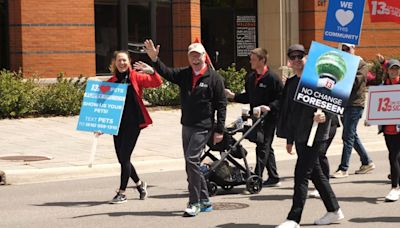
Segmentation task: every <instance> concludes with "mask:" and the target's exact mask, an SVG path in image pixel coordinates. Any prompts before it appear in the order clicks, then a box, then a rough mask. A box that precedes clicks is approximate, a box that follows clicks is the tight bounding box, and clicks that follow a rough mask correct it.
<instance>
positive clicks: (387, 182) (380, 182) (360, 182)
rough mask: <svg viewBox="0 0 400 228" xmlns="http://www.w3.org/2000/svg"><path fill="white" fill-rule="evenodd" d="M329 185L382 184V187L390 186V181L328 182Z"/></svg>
mask: <svg viewBox="0 0 400 228" xmlns="http://www.w3.org/2000/svg"><path fill="white" fill-rule="evenodd" d="M331 180H340V179H335V178H331ZM330 183H331V184H332V185H333V184H334V185H336V184H382V185H387V184H390V180H385V179H384V180H353V181H343V182H341V181H340V182H339V181H330Z"/></svg>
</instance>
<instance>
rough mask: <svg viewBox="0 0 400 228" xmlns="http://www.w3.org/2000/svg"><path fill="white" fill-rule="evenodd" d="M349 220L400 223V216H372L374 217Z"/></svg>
mask: <svg viewBox="0 0 400 228" xmlns="http://www.w3.org/2000/svg"><path fill="white" fill-rule="evenodd" d="M349 222H355V223H370V222H393V223H400V217H372V218H352V219H349Z"/></svg>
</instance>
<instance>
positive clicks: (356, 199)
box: [337, 196, 383, 204]
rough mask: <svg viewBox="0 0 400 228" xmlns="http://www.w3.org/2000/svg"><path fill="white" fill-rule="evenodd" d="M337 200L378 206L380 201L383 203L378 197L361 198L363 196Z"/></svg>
mask: <svg viewBox="0 0 400 228" xmlns="http://www.w3.org/2000/svg"><path fill="white" fill-rule="evenodd" d="M337 199H338V200H339V202H340V201H347V202H360V203H364V202H367V203H370V204H378V203H379V202H380V201H382V202H383V200H379V198H376V197H361V196H353V197H351V196H350V197H337Z"/></svg>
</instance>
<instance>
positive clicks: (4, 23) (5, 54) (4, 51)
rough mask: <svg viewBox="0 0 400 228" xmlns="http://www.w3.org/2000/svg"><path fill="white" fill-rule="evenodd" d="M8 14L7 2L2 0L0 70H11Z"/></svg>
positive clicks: (0, 14) (0, 10)
mask: <svg viewBox="0 0 400 228" xmlns="http://www.w3.org/2000/svg"><path fill="white" fill-rule="evenodd" d="M7 12H8V7H7V1H5V0H0V70H2V69H9V51H8V13H7Z"/></svg>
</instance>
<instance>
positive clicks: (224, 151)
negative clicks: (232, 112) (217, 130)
mask: <svg viewBox="0 0 400 228" xmlns="http://www.w3.org/2000/svg"><path fill="white" fill-rule="evenodd" d="M266 114H267V113H264V114H263V115H262V116H261V117H260V118H258V119H257V120H256V121H255V122H254V124H253V125H251V126H246V125H243V121H239V120H242V119H239V120H238V121H236V122H235V124H234V127H232V128H231V127H228V128H227V129H226V131H225V132H224V139H223V140H222V141H221V142H219V143H217V144H215V145H214V144H213V142H212V137H211V138H210V140H209V141H208V143H207V146H208V149H207V150H206V151H205V152H204V154H203V156H202V157H201V161H203V160H204V159H205V158H206V157H209V158H210V159H211V160H212V161H213V163H212V164H211V165H203V166H201V169H202V172H203V173H204V176H205V178H206V182H207V187H208V192H209V195H210V196H214V195H216V194H217V191H218V186H220V187H221V188H222V189H224V190H231V189H233V187H234V186H238V185H243V184H245V185H246V190H247V191H249V192H250V193H251V194H256V193H259V192H260V191H261V188H262V179H261V177H260V176H258V175H256V174H255V173H254V172H252V171H250V168H249V165H248V162H247V159H246V155H247V151H246V149H245V148H244V147H243V146H242V145H241V144H240V143H241V142H242V141H243V140H244V139H245V138H246V139H248V136H249V135H250V134H251V133H252V132H253V131H254V129H256V128H257V126H258V125H261V124H260V123H261V121H262V119H263V118H264V117H265V115H266ZM240 122H241V123H240ZM238 123H239V124H238ZM238 132H242V133H243V136H242V137H241V138H240V139H238V140H236V139H235V138H234V137H233V135H235V134H236V133H238ZM212 151H219V152H220V153H221V158H220V159H218V158H217V157H215V156H214V155H213V154H212V153H211V152H212ZM234 158H238V159H243V162H244V166H243V165H241V164H240V163H239V162H238V161H236V160H235V159H234ZM231 165H233V166H231Z"/></svg>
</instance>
